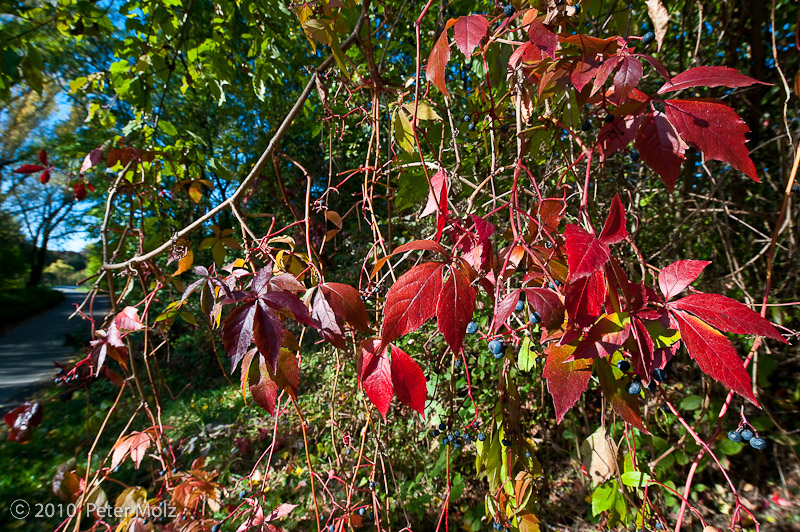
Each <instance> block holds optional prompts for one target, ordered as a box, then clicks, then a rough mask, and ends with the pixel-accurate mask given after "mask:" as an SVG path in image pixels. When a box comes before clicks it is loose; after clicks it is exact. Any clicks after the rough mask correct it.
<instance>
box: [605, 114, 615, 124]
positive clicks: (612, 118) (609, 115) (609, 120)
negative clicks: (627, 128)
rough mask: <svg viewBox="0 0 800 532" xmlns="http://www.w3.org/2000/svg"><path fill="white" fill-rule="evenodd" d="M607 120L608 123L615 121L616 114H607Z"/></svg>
mask: <svg viewBox="0 0 800 532" xmlns="http://www.w3.org/2000/svg"><path fill="white" fill-rule="evenodd" d="M605 121H606V124H610V123H611V122H613V121H614V115H612V114H611V113H609V114H607V115H606V118H605Z"/></svg>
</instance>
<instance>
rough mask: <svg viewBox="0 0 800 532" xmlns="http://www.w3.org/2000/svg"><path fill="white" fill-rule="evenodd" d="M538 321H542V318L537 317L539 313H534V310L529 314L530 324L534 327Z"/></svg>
mask: <svg viewBox="0 0 800 532" xmlns="http://www.w3.org/2000/svg"><path fill="white" fill-rule="evenodd" d="M540 321H542V317H541V316H540V315H539V313H538V312H537V311H535V310H534V311H533V312H531V323H533V324H534V325H536V324H537V323H539V322H540Z"/></svg>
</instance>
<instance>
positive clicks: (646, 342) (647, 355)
mask: <svg viewBox="0 0 800 532" xmlns="http://www.w3.org/2000/svg"><path fill="white" fill-rule="evenodd" d="M631 321H632V322H633V328H632V329H631V333H632V336H633V342H634V344H635V349H631V351H632V352H633V367H634V369H635V370H636V373H637V374H639V375H641V376H642V378H643V379H644V381H645V382H649V381H650V374H651V373H652V371H653V370H654V369H655V368H657V367H659V366H657V365H656V364H655V360H656V356H655V345H654V344H653V338H652V337H651V336H650V332H649V331H648V330H647V327H645V324H644V322H643V321H642V320H640V319H639V318H638V317H636V316H634V317H632V318H631Z"/></svg>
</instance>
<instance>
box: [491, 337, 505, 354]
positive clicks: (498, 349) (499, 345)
mask: <svg viewBox="0 0 800 532" xmlns="http://www.w3.org/2000/svg"><path fill="white" fill-rule="evenodd" d="M489 352H491V353H492V354H493V355H499V354H501V353H502V352H503V342H501V341H500V340H492V341H491V342H489Z"/></svg>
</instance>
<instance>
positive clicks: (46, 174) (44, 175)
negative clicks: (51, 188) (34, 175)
mask: <svg viewBox="0 0 800 532" xmlns="http://www.w3.org/2000/svg"><path fill="white" fill-rule="evenodd" d="M48 181H50V170H45V171H44V172H42V175H40V176H39V182H40V183H41V184H43V185H44V184H45V183H47V182H48Z"/></svg>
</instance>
